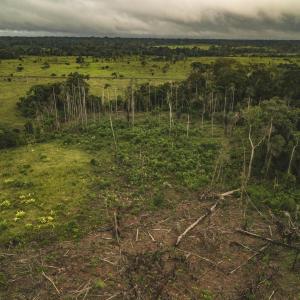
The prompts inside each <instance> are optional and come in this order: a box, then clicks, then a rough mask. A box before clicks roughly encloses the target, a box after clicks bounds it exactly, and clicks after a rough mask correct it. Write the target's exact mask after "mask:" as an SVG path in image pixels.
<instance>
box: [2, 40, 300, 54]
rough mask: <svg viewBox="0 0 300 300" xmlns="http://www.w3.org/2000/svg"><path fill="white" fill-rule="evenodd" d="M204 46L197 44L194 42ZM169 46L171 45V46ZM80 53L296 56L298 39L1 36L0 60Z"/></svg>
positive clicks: (298, 49) (299, 46)
mask: <svg viewBox="0 0 300 300" xmlns="http://www.w3.org/2000/svg"><path fill="white" fill-rule="evenodd" d="M198 44H201V45H206V46H207V47H204V48H203V47H198V46H197V45H198ZM171 46H172V47H171ZM26 55H32V56H49V55H52V56H69V55H75V56H78V55H82V56H94V57H101V58H118V57H122V56H127V55H148V56H157V57H163V58H165V59H177V60H180V59H184V58H185V57H199V56H272V57H281V56H287V55H291V56H299V55H300V41H290V40H285V41H279V40H270V41H266V40H264V41H263V40H209V39H205V40H202V39H201V40H199V39H149V38H147V39H144V38H108V37H105V38H96V37H86V38H83V37H68V38H66V37H0V59H12V58H19V57H21V56H26Z"/></svg>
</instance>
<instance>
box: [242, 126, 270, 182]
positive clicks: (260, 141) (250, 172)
mask: <svg viewBox="0 0 300 300" xmlns="http://www.w3.org/2000/svg"><path fill="white" fill-rule="evenodd" d="M248 139H249V142H250V145H251V154H250V160H249V165H248V174H247V179H246V182H248V181H249V179H250V177H251V174H252V165H253V159H254V154H255V150H256V148H257V147H258V146H259V145H260V144H261V143H262V142H263V141H264V139H265V135H264V136H263V137H262V138H261V139H260V140H259V141H258V142H257V143H256V144H254V142H253V138H252V125H250V126H249V134H248Z"/></svg>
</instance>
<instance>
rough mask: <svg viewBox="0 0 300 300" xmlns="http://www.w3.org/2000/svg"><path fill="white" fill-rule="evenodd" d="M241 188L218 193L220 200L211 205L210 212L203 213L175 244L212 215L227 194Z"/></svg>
mask: <svg viewBox="0 0 300 300" xmlns="http://www.w3.org/2000/svg"><path fill="white" fill-rule="evenodd" d="M239 190H240V189H237V190H233V191H229V192H226V193H223V194H218V195H217V196H218V200H217V201H216V202H215V204H214V205H213V206H212V207H210V208H209V209H208V212H207V213H206V214H204V215H202V216H201V217H200V218H198V219H197V220H196V221H195V222H194V223H193V224H191V225H190V226H189V227H188V228H187V229H186V230H185V231H184V232H183V233H182V234H181V235H180V236H179V237H178V238H177V241H176V244H175V246H178V245H179V244H180V242H181V240H182V239H183V238H184V237H185V236H186V235H187V234H188V232H189V231H191V230H192V229H193V228H194V227H196V226H197V225H198V224H199V223H200V222H201V221H203V220H204V219H206V218H207V217H208V216H209V215H211V214H212V213H213V212H214V211H215V209H216V208H217V206H218V205H219V203H220V201H222V200H224V199H225V197H226V196H230V195H232V194H233V193H235V192H237V191H239Z"/></svg>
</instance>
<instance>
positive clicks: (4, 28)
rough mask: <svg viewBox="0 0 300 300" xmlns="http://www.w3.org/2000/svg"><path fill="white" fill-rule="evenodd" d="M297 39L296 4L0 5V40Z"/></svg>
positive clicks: (51, 1) (272, 0) (218, 0)
mask: <svg viewBox="0 0 300 300" xmlns="http://www.w3.org/2000/svg"><path fill="white" fill-rule="evenodd" d="M4 35H12V36H111V37H116V36H121V37H163V38H174V37H178V38H231V39H300V0H215V1H214V0H0V36H4Z"/></svg>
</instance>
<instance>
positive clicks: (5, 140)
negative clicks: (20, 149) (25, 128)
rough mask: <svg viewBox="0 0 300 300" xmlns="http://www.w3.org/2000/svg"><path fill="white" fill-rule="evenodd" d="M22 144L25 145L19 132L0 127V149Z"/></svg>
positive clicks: (3, 126)
mask: <svg viewBox="0 0 300 300" xmlns="http://www.w3.org/2000/svg"><path fill="white" fill-rule="evenodd" d="M23 144H25V139H24V135H23V133H22V131H21V130H19V129H12V128H9V127H7V126H5V125H0V149H5V148H11V147H16V146H20V145H23Z"/></svg>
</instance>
